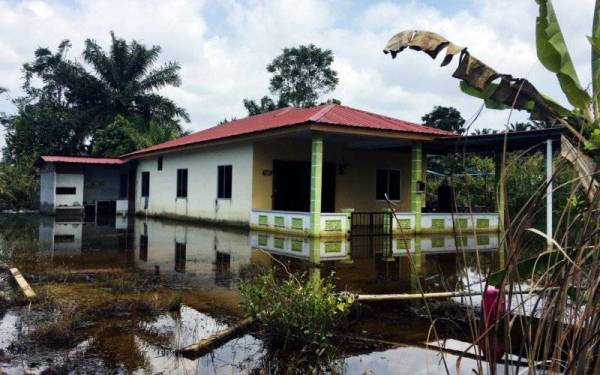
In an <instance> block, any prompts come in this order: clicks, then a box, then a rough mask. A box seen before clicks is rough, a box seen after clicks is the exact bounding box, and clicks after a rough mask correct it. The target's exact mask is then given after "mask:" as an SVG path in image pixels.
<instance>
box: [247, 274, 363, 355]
mask: <svg viewBox="0 0 600 375" xmlns="http://www.w3.org/2000/svg"><path fill="white" fill-rule="evenodd" d="M240 293H241V296H242V307H243V309H244V311H245V312H246V313H247V314H248V315H250V316H252V317H255V318H256V319H257V320H258V321H259V322H260V324H261V326H262V327H263V328H264V330H265V331H266V332H267V333H268V334H269V337H270V339H271V342H272V343H275V344H283V345H284V346H288V345H289V346H293V347H299V348H305V349H309V350H310V349H318V348H324V347H327V346H328V345H329V344H330V343H331V341H330V340H331V338H332V335H333V330H334V328H335V327H336V326H337V324H338V323H339V322H340V321H341V319H342V318H343V317H344V316H345V314H346V313H347V312H348V311H349V309H350V307H351V306H352V304H353V302H354V298H353V296H352V295H350V294H347V293H338V292H336V291H335V287H334V284H333V282H332V280H331V278H327V279H324V280H321V279H320V278H315V277H310V278H308V279H306V280H301V279H297V278H295V277H294V276H292V275H289V276H288V277H287V278H284V279H278V278H277V277H276V276H275V274H274V273H273V271H269V272H266V273H263V274H260V275H258V276H256V278H254V279H253V280H251V281H249V282H243V283H242V284H241V286H240Z"/></svg>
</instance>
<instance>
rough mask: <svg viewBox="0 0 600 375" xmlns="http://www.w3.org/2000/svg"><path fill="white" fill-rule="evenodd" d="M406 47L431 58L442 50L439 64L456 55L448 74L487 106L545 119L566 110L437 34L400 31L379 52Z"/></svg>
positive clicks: (394, 51) (555, 117) (557, 116)
mask: <svg viewBox="0 0 600 375" xmlns="http://www.w3.org/2000/svg"><path fill="white" fill-rule="evenodd" d="M406 48H410V49H413V50H417V51H423V52H425V53H426V54H428V55H429V56H430V57H431V58H432V59H435V58H436V57H437V56H438V55H439V54H440V53H441V52H442V51H444V50H445V56H444V59H443V60H442V64H441V65H442V66H445V65H448V64H449V63H450V62H451V61H452V59H453V58H454V56H457V55H458V59H459V62H458V67H457V68H456V70H455V71H454V73H453V74H452V76H453V77H454V78H458V79H460V80H461V81H462V82H461V85H460V87H461V90H462V91H464V92H465V93H467V94H469V95H472V96H475V97H478V98H481V99H483V100H484V102H485V104H486V106H487V107H488V108H493V109H503V108H515V109H519V110H524V111H527V112H529V113H530V115H531V118H532V119H533V120H542V121H547V122H549V123H554V122H556V121H557V120H558V119H561V118H564V117H565V116H567V115H568V114H569V113H570V111H569V110H568V109H566V108H564V107H562V106H560V105H559V104H557V103H556V102H555V101H552V100H549V99H547V97H546V96H544V95H542V94H541V93H540V92H539V91H538V90H537V89H536V88H535V87H534V86H533V85H532V84H531V82H529V81H528V80H526V79H524V78H514V77H512V76H511V75H509V74H501V73H498V72H496V71H495V70H494V69H492V68H491V67H490V66H488V65H487V64H485V63H483V62H482V61H480V60H479V59H477V58H475V57H473V56H471V54H470V53H469V51H467V48H466V47H461V46H458V45H456V44H454V43H452V42H450V41H449V40H448V39H446V38H444V37H443V36H441V35H439V34H436V33H433V32H430V31H422V30H407V31H402V32H400V33H398V34H396V35H394V36H393V37H392V38H391V39H390V40H389V42H388V43H387V45H386V47H385V48H384V50H383V52H384V53H386V54H387V53H389V54H391V55H392V57H393V58H395V57H396V55H397V54H398V53H400V52H402V51H404V50H405V49H406Z"/></svg>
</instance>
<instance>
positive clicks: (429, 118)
mask: <svg viewBox="0 0 600 375" xmlns="http://www.w3.org/2000/svg"><path fill="white" fill-rule="evenodd" d="M421 120H422V121H423V123H424V124H425V125H427V126H431V127H433V128H437V129H442V130H447V131H451V132H455V133H458V134H462V133H464V132H465V128H464V127H463V125H464V124H465V119H464V118H462V116H461V115H460V112H459V111H458V110H457V109H456V108H453V107H443V106H440V105H436V106H435V107H434V108H433V111H431V112H429V113H428V114H426V115H424V116H423V117H421Z"/></svg>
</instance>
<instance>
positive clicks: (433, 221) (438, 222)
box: [431, 219, 446, 229]
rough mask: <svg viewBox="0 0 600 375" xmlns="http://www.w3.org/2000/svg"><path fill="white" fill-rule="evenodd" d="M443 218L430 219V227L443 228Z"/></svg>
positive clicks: (444, 221)
mask: <svg viewBox="0 0 600 375" xmlns="http://www.w3.org/2000/svg"><path fill="white" fill-rule="evenodd" d="M445 223H446V220H445V219H431V229H444V227H445V225H446V224H445Z"/></svg>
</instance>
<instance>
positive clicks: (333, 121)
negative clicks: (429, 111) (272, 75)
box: [122, 104, 455, 158]
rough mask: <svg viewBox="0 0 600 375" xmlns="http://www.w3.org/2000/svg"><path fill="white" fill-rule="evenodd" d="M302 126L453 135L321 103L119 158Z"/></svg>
mask: <svg viewBox="0 0 600 375" xmlns="http://www.w3.org/2000/svg"><path fill="white" fill-rule="evenodd" d="M306 123H318V124H327V125H336V126H345V127H358V128H368V129H377V130H394V131H398V132H408V133H420V134H427V135H437V136H448V135H455V134H454V133H451V132H447V131H445V130H440V129H435V128H430V127H427V126H423V125H419V124H415V123H411V122H408V121H403V120H399V119H395V118H392V117H387V116H382V115H378V114H375V113H370V112H365V111H361V110H358V109H355V108H350V107H346V106H342V105H337V104H324V105H320V106H316V107H311V108H294V107H287V108H282V109H278V110H275V111H271V112H267V113H262V114H260V115H256V116H250V117H246V118H243V119H240V120H233V121H230V122H227V123H225V124H222V125H217V126H214V127H212V128H208V129H205V130H201V131H199V132H196V133H193V134H190V135H186V136H183V137H180V138H177V139H174V140H171V141H168V142H164V143H160V144H157V145H154V146H150V147H146V148H143V149H141V150H137V151H134V152H131V153H129V154H126V155H123V156H122V157H126V158H129V157H136V156H138V155H141V154H145V153H148V152H152V151H159V150H165V149H170V148H176V147H181V146H185V145H191V144H196V143H202V142H207V141H214V140H218V139H224V138H229V137H234V136H238V135H243V134H250V133H256V132H261V131H265V130H271V129H277V128H283V127H287V126H291V125H299V124H306Z"/></svg>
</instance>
